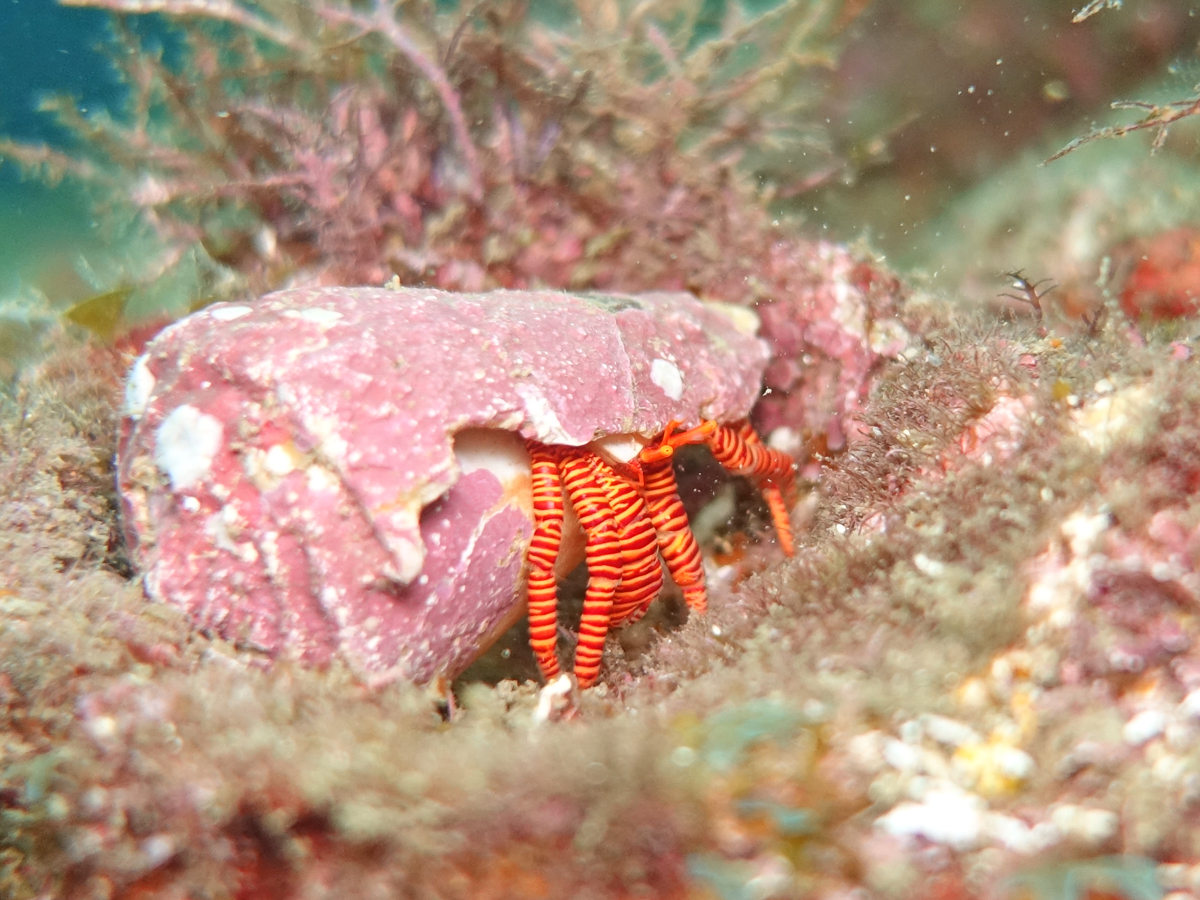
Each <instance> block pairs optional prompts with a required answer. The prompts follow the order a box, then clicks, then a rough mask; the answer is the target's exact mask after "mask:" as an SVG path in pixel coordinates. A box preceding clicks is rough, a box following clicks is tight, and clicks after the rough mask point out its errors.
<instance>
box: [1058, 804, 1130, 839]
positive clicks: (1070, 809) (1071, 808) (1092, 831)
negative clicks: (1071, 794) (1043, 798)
mask: <svg viewBox="0 0 1200 900" xmlns="http://www.w3.org/2000/svg"><path fill="white" fill-rule="evenodd" d="M1050 822H1051V824H1052V825H1054V827H1055V828H1057V829H1058V830H1059V831H1061V832H1062V833H1063V834H1064V835H1066V836H1067V837H1070V838H1074V839H1075V840H1077V841H1081V842H1083V843H1085V844H1090V845H1095V844H1100V843H1103V842H1104V841H1107V840H1108V839H1109V838H1111V837H1112V836H1113V835H1114V834H1116V833H1117V828H1118V827H1119V825H1120V824H1121V823H1120V819H1118V818H1117V814H1116V813H1114V812H1110V811H1109V810H1107V809H1092V808H1090V807H1086V806H1077V805H1076V804H1074V803H1062V804H1057V805H1055V806H1053V807H1052V808H1051V810H1050Z"/></svg>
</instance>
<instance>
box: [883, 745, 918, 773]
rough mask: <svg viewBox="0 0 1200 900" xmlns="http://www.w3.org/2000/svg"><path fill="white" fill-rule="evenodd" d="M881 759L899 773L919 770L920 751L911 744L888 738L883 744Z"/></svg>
mask: <svg viewBox="0 0 1200 900" xmlns="http://www.w3.org/2000/svg"><path fill="white" fill-rule="evenodd" d="M883 758H884V759H885V760H886V761H887V764H888V765H889V766H891V767H892V768H893V769H897V770H899V771H901V772H919V771H920V770H921V758H922V757H921V751H920V750H919V749H917V748H916V747H914V746H912V745H911V744H906V743H904V741H898V740H896V739H895V738H889V739H888V740H886V741H884V744H883Z"/></svg>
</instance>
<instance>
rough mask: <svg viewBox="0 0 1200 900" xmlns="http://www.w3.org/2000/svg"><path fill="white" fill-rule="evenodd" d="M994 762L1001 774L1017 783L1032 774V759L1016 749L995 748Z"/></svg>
mask: <svg viewBox="0 0 1200 900" xmlns="http://www.w3.org/2000/svg"><path fill="white" fill-rule="evenodd" d="M995 760H996V767H997V768H998V769H999V770H1000V772H1001V773H1002V774H1004V775H1007V776H1008V777H1009V778H1014V779H1016V780H1017V781H1024V780H1025V779H1027V778H1028V777H1029V776H1030V775H1032V774H1033V769H1034V762H1033V757H1032V756H1030V755H1029V754H1028V753H1026V752H1025V751H1024V750H1021V749H1020V748H1018V747H1004V746H1001V747H997V748H996V749H995Z"/></svg>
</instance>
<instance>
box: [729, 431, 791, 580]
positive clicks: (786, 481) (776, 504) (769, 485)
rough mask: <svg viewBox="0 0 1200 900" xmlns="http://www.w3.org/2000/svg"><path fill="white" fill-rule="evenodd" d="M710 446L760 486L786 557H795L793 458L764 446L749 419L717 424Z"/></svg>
mask: <svg viewBox="0 0 1200 900" xmlns="http://www.w3.org/2000/svg"><path fill="white" fill-rule="evenodd" d="M708 447H709V449H710V450H711V451H712V455H713V456H714V457H715V458H716V460H717V462H719V463H720V464H721V465H722V466H724V467H725V468H726V469H728V470H729V471H730V472H733V473H734V474H735V475H744V476H746V477H747V478H749V479H750V480H751V481H753V482H754V483H755V484H756V485H757V486H758V488H759V490H760V491H762V495H763V499H764V500H766V501H767V508H768V509H770V511H771V519H772V521H773V522H774V523H775V532H776V534H778V535H779V546H780V547H781V548H782V549H783V552H784V553H785V554H786V555H787V556H793V555H795V552H796V550H795V542H794V540H793V537H792V521H791V518H790V516H789V515H788V501H789V500H791V499H792V495H793V494H794V492H795V489H796V475H795V466H794V463H793V462H792V458H791V457H790V456H788V455H787V454H786V453H784V452H782V451H780V450H776V449H774V448H772V447H768V446H767V445H766V444H764V443H763V442H762V440H761V439H760V438H759V436H758V435H757V434H755V432H754V428H753V427H751V425H750V422H749V421H748V420H746V419H743V420H742V421H741V422H738V423H737V424H736V425H718V426H717V427H716V430H715V431H713V433H712V434H711V435H710V436H709V437H708Z"/></svg>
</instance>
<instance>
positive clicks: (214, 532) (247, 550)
mask: <svg viewBox="0 0 1200 900" xmlns="http://www.w3.org/2000/svg"><path fill="white" fill-rule="evenodd" d="M241 524H242V523H241V520H240V517H239V516H238V513H237V510H236V509H234V508H233V507H232V506H222V507H221V510H220V512H215V513H213V514H212V515H211V516H209V517H208V519H207V520H206V521H205V523H204V532H205V534H207V535H208V538H209V540H211V541H212V542H213V546H214V547H217V548H218V549H220V550H225V551H226V552H228V553H232V554H233V555H234V556H236V557H237V558H238V559H240V560H242V561H243V562H248V563H252V562H256V561H257V560H258V551H257V550H256V549H255V548H254V544H253V543H252V542H251V541H243V542H242V543H238V542H237V541H235V540H234V539H233V534H232V533H231V531H230V529H231V528H237V527H239V526H240V525H241Z"/></svg>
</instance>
